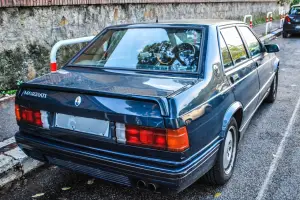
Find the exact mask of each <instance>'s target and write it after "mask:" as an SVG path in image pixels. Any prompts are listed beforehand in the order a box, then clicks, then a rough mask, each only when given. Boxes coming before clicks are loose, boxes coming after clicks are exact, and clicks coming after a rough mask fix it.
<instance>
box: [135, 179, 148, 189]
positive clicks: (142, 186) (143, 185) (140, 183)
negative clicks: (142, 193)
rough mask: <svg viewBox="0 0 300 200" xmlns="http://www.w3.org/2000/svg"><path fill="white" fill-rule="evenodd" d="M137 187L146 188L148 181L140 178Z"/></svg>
mask: <svg viewBox="0 0 300 200" xmlns="http://www.w3.org/2000/svg"><path fill="white" fill-rule="evenodd" d="M136 185H137V187H138V188H140V189H145V188H146V183H145V181H142V180H139V181H138V182H137V183H136Z"/></svg>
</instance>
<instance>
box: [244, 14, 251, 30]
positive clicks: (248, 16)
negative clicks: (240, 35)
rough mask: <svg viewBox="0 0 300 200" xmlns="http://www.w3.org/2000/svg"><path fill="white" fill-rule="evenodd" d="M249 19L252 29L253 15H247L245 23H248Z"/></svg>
mask: <svg viewBox="0 0 300 200" xmlns="http://www.w3.org/2000/svg"><path fill="white" fill-rule="evenodd" d="M248 18H250V22H249V26H250V28H253V21H252V20H253V17H252V15H245V16H244V23H247V19H248Z"/></svg>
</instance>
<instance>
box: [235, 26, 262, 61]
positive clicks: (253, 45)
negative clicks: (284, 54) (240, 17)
mask: <svg viewBox="0 0 300 200" xmlns="http://www.w3.org/2000/svg"><path fill="white" fill-rule="evenodd" d="M239 29H240V31H241V34H242V35H243V36H244V38H245V41H246V43H247V46H248V49H249V51H250V54H251V56H256V55H259V54H260V53H261V52H262V50H261V46H260V43H259V41H258V40H257V39H256V37H255V36H254V35H253V33H252V32H251V31H250V30H249V28H248V27H246V26H243V27H239Z"/></svg>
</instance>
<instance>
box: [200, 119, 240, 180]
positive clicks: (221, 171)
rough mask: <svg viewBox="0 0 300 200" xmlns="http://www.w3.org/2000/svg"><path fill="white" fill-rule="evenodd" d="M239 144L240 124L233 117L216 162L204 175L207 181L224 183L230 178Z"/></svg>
mask: <svg viewBox="0 0 300 200" xmlns="http://www.w3.org/2000/svg"><path fill="white" fill-rule="evenodd" d="M237 144H238V126H237V122H236V120H235V119H234V118H232V119H231V121H230V124H229V126H228V128H227V131H226V136H225V139H224V141H223V142H222V144H221V146H220V149H219V152H218V155H217V160H216V163H215V165H214V166H213V168H211V170H210V171H208V172H207V173H206V174H205V176H204V179H205V180H206V181H207V182H209V183H211V184H214V185H223V184H225V183H226V182H227V181H228V180H229V179H230V177H231V176H232V173H233V168H234V164H235V160H236V154H237Z"/></svg>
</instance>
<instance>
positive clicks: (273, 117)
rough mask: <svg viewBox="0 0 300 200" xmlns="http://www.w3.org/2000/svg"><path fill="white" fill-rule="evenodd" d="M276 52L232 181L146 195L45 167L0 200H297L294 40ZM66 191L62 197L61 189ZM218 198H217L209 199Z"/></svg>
mask: <svg viewBox="0 0 300 200" xmlns="http://www.w3.org/2000/svg"><path fill="white" fill-rule="evenodd" d="M273 43H278V44H279V45H280V47H281V52H280V53H278V56H279V57H280V59H281V65H280V74H279V88H278V97H277V100H276V102H275V103H274V104H263V105H262V106H261V107H260V108H259V109H258V111H257V113H256V114H255V115H254V117H253V119H252V121H251V123H250V125H249V127H248V129H247V131H246V133H245V135H244V137H243V138H242V141H241V142H240V145H239V150H238V157H237V163H236V167H235V171H234V174H233V177H232V179H231V180H230V181H229V182H228V183H227V184H226V185H224V186H222V187H215V186H209V185H205V184H204V183H203V182H201V181H198V182H197V183H195V184H193V185H192V186H190V187H189V188H187V189H186V190H185V191H183V192H181V193H179V194H173V195H161V194H152V193H150V192H146V191H139V190H137V189H134V188H127V187H122V186H119V185H115V184H110V183H107V182H103V181H101V180H95V181H94V183H93V184H90V185H89V184H87V182H88V180H90V179H91V177H88V176H85V175H82V174H76V173H74V172H71V171H67V170H63V169H60V168H57V167H52V166H45V167H43V168H40V169H38V170H37V171H34V172H32V173H30V174H28V175H26V176H25V177H24V178H23V179H22V180H19V181H16V182H14V183H13V184H12V185H10V186H7V188H5V189H3V190H2V191H0V195H1V196H0V199H1V200H13V199H16V200H23V199H32V197H31V196H32V195H35V194H37V193H45V194H44V196H41V197H38V198H37V199H41V200H42V199H47V200H48V199H51V200H56V199H59V200H67V199H70V200H73V199H74V200H77V199H89V200H90V199H95V200H96V199H97V200H98V199H131V200H135V199H143V200H150V199H156V200H159V199H166V200H177V199H186V200H191V199H222V200H223V199H238V200H240V199H257V200H261V199H268V200H269V199H278V200H285V199H300V195H299V194H300V162H299V160H300V117H299V115H300V110H299V109H300V108H299V106H300V100H299V99H300V87H299V86H300V48H299V46H300V37H293V38H288V39H282V38H279V39H278V40H275V41H273ZM63 187H71V188H70V189H69V190H67V191H63V190H62V189H61V188H63ZM216 194H219V197H216V196H215V195H216Z"/></svg>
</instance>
